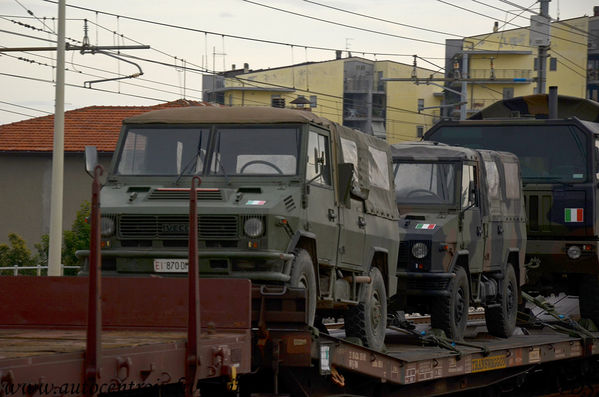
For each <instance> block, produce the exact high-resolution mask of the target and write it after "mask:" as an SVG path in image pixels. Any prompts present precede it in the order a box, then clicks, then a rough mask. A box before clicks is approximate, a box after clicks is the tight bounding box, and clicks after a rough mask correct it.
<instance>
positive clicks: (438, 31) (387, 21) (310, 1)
mask: <svg viewBox="0 0 599 397" xmlns="http://www.w3.org/2000/svg"><path fill="white" fill-rule="evenodd" d="M303 1H305V2H306V3H310V4H315V5H318V6H321V7H325V8H329V9H332V10H336V11H341V12H344V13H346V14H351V15H357V16H360V17H364V18H368V19H372V20H375V21H379V22H386V23H390V24H393V25H397V26H403V27H407V28H411V29H417V30H424V31H425V32H431V33H439V34H444V35H447V36H454V37H463V36H462V35H459V34H454V33H448V32H443V31H440V30H434V29H428V28H423V27H421V26H415V25H408V24H407V23H402V22H397V21H391V20H389V19H383V18H378V17H374V16H371V15H366V14H361V13H359V12H354V11H349V10H344V9H343V8H339V7H333V6H331V5H327V4H323V3H318V2H316V1H312V0H303Z"/></svg>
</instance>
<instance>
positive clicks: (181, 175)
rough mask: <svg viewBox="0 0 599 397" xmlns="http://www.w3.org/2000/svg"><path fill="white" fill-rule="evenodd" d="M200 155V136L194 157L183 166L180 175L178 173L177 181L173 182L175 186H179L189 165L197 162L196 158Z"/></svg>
mask: <svg viewBox="0 0 599 397" xmlns="http://www.w3.org/2000/svg"><path fill="white" fill-rule="evenodd" d="M201 154H202V135H200V140H199V142H198V150H197V151H196V153H195V155H194V156H192V157H191V159H190V160H189V162H188V163H187V164H185V167H183V169H182V170H181V173H179V176H178V177H177V180H176V181H175V185H178V184H179V181H180V180H181V178H183V175H185V173H186V172H187V171H188V170H189V168H190V167H191V165H192V164H193V163H195V162H196V161H197V160H198V157H200V156H201ZM204 157H205V156H204ZM202 169H204V162H202ZM197 174H198V173H195V174H194V175H197Z"/></svg>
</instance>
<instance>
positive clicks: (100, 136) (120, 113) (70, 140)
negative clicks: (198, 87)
mask: <svg viewBox="0 0 599 397" xmlns="http://www.w3.org/2000/svg"><path fill="white" fill-rule="evenodd" d="M184 106H214V105H213V104H210V103H208V102H198V101H188V100H185V99H178V100H176V101H173V102H166V103H161V104H158V105H154V106H88V107H84V108H80V109H75V110H69V111H68V112H65V128H64V131H65V133H64V150H65V152H83V151H84V150H85V146H90V145H93V146H96V147H97V149H98V151H100V152H113V151H114V149H115V146H116V142H117V140H118V137H119V133H120V131H121V125H122V122H123V119H126V118H127V117H131V116H135V115H138V114H141V113H146V112H150V111H152V110H158V109H164V108H171V107H184ZM53 145H54V115H50V116H43V117H36V118H33V119H29V120H23V121H18V122H15V123H10V124H4V125H0V152H51V151H52V148H53Z"/></svg>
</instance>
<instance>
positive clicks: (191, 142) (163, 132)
mask: <svg viewBox="0 0 599 397" xmlns="http://www.w3.org/2000/svg"><path fill="white" fill-rule="evenodd" d="M209 132H210V130H209V129H207V128H179V127H177V128H131V129H129V130H128V131H127V135H126V137H125V141H124V143H123V145H122V149H121V153H120V156H119V158H118V162H117V165H116V168H115V170H116V174H119V175H180V174H185V175H196V174H201V173H202V172H203V169H204V161H205V158H206V148H207V147H208V134H209Z"/></svg>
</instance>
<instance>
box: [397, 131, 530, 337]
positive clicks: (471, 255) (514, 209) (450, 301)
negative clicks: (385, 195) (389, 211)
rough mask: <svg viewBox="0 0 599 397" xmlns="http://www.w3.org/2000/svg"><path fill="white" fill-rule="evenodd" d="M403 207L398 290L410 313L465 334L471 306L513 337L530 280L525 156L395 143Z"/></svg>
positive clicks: (492, 328) (501, 334) (499, 331)
mask: <svg viewBox="0 0 599 397" xmlns="http://www.w3.org/2000/svg"><path fill="white" fill-rule="evenodd" d="M392 153H393V172H394V179H395V185H396V201H397V206H398V208H399V212H400V222H399V226H400V241H401V244H400V251H399V263H398V273H397V274H398V278H399V288H400V289H401V290H404V289H405V291H406V293H407V296H406V298H405V299H404V301H403V302H402V303H401V304H402V306H403V307H404V309H405V310H406V311H408V312H420V313H430V314H431V325H432V327H433V328H439V329H442V330H444V331H445V333H446V335H447V336H448V337H450V338H454V339H461V338H462V336H463V333H464V330H465V328H466V323H467V321H468V309H469V307H470V306H483V307H484V308H485V319H486V323H487V328H488V330H489V332H490V333H491V334H493V335H496V336H499V337H504V338H505V337H509V336H511V334H512V332H513V330H514V328H515V325H516V314H517V310H518V303H519V292H520V286H521V285H522V284H523V283H524V281H525V273H524V254H525V244H526V224H525V221H526V216H525V210H524V202H523V199H522V189H521V178H520V168H519V163H518V158H517V157H516V156H515V155H513V154H511V153H505V152H493V151H489V150H472V149H466V148H460V147H454V146H448V145H444V144H439V143H434V142H412V143H402V144H395V145H393V146H392Z"/></svg>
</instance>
